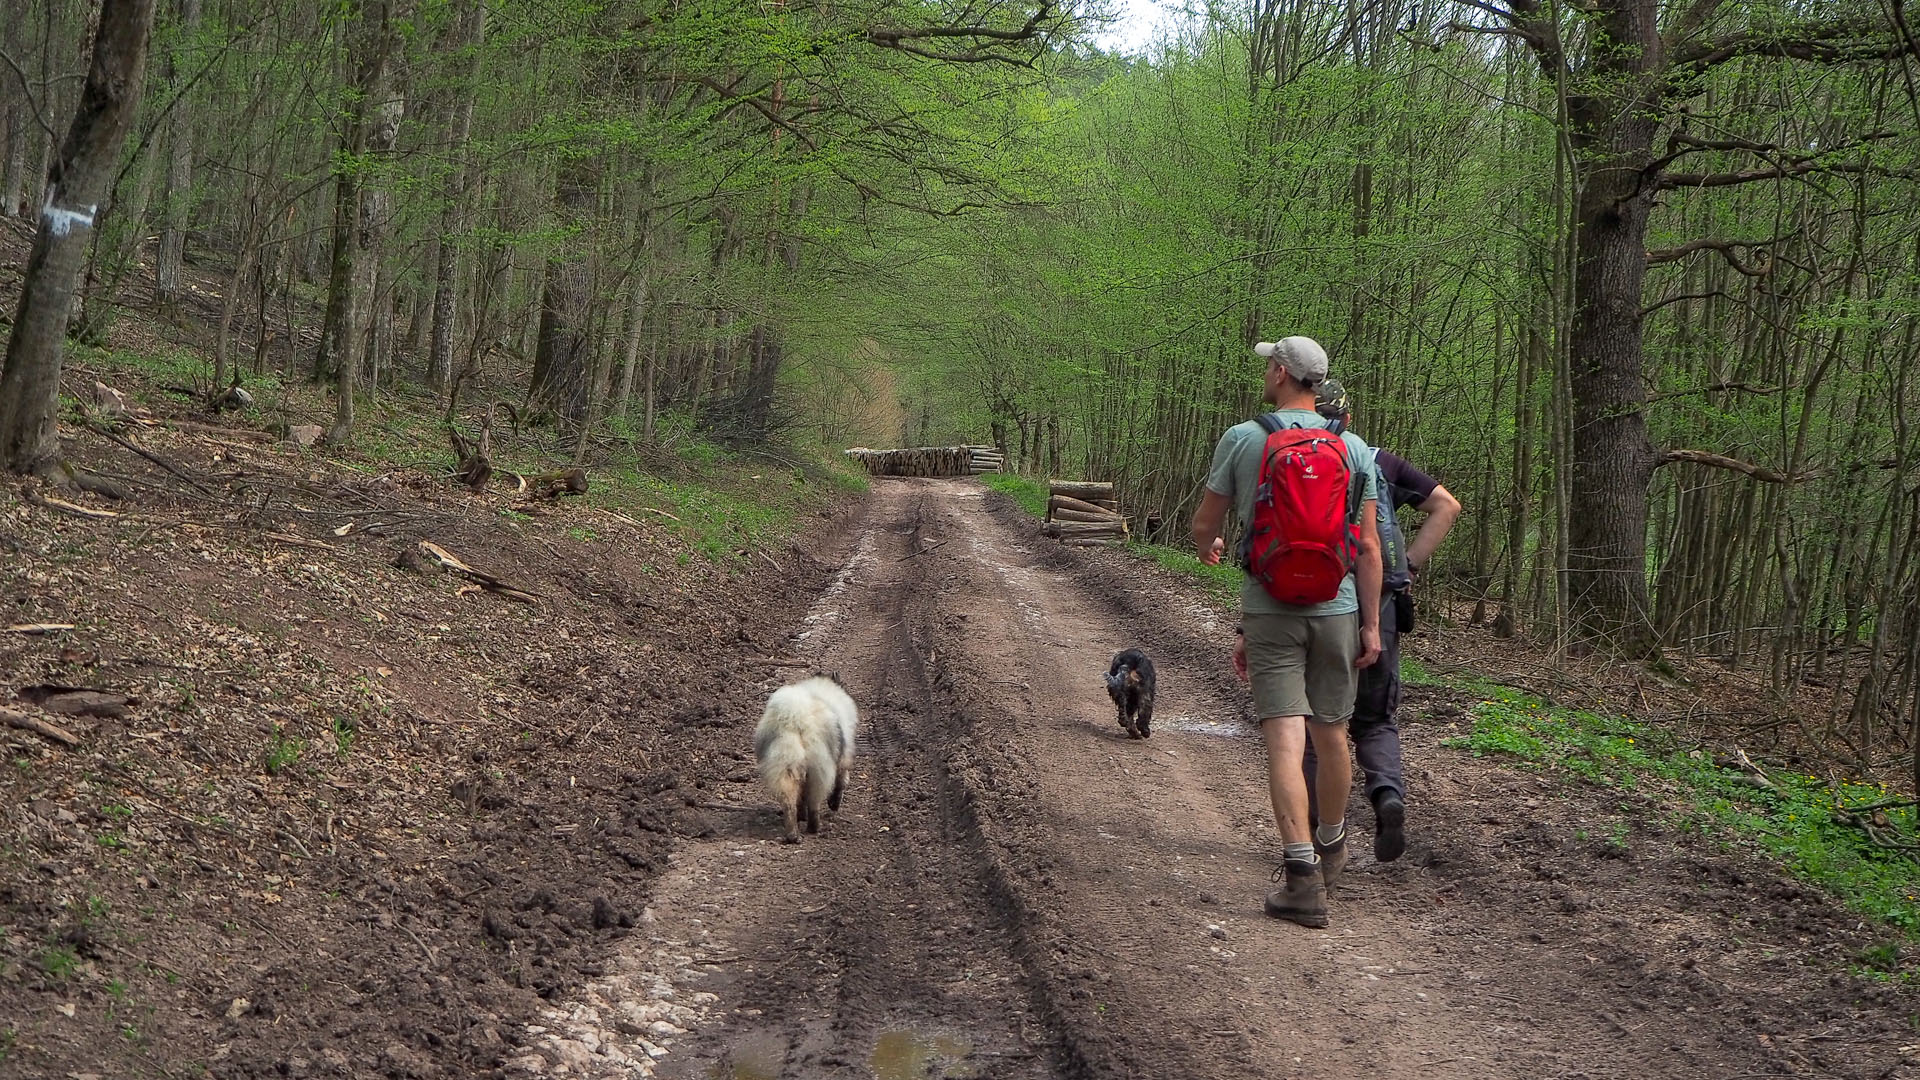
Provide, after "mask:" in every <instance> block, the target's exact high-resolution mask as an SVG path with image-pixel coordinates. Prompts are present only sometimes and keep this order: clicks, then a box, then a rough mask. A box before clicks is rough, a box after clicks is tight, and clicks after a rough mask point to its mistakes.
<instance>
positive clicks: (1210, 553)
mask: <svg viewBox="0 0 1920 1080" xmlns="http://www.w3.org/2000/svg"><path fill="white" fill-rule="evenodd" d="M1226 553H1227V541H1226V539H1225V538H1224V537H1219V536H1216V537H1214V538H1213V544H1212V546H1210V547H1208V548H1207V549H1206V550H1204V551H1202V552H1200V561H1201V562H1203V563H1206V564H1207V565H1208V566H1219V565H1220V557H1221V556H1222V555H1225V554H1226Z"/></svg>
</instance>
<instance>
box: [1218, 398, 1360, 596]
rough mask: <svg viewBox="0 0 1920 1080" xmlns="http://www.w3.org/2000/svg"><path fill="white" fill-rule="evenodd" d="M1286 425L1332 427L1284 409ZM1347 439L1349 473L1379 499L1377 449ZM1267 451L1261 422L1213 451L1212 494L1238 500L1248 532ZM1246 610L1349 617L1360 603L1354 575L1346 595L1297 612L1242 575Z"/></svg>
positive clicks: (1238, 430)
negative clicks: (1357, 475) (1263, 454)
mask: <svg viewBox="0 0 1920 1080" xmlns="http://www.w3.org/2000/svg"><path fill="white" fill-rule="evenodd" d="M1280 420H1281V422H1282V423H1285V424H1287V425H1289V426H1292V427H1313V428H1324V427H1326V426H1327V421H1326V419H1325V418H1323V417H1322V416H1321V415H1320V414H1319V413H1316V412H1311V411H1308V410H1306V409H1281V410H1280ZM1341 438H1342V439H1343V440H1344V441H1345V442H1346V444H1347V464H1348V467H1349V468H1353V469H1357V470H1358V471H1359V472H1360V475H1361V476H1362V477H1363V478H1364V479H1365V485H1364V488H1363V489H1362V493H1361V497H1362V498H1366V499H1374V498H1378V490H1379V489H1378V486H1377V485H1376V484H1375V482H1374V469H1373V448H1372V447H1370V446H1368V445H1367V444H1366V443H1365V442H1364V441H1362V440H1361V438H1360V437H1359V436H1358V435H1355V434H1354V433H1352V432H1351V431H1349V432H1345V433H1343V434H1342V435H1341ZM1266 445H1267V429H1266V428H1263V427H1261V426H1260V421H1258V420H1248V421H1247V422H1246V423H1244V424H1235V425H1233V426H1232V427H1230V428H1228V429H1227V433H1226V434H1225V435H1222V436H1220V445H1219V446H1217V447H1215V448H1214V451H1213V467H1212V468H1210V469H1208V470H1207V490H1208V491H1211V492H1213V493H1214V494H1215V495H1225V496H1227V497H1228V498H1230V499H1232V500H1233V513H1234V516H1235V517H1236V518H1237V519H1238V520H1239V522H1240V527H1241V528H1242V529H1245V528H1246V526H1247V522H1249V521H1252V520H1253V494H1254V489H1255V488H1257V487H1259V486H1260V452H1261V451H1262V450H1263V449H1265V447H1266ZM1227 558H1228V559H1231V560H1233V561H1234V562H1235V563H1236V565H1237V564H1238V561H1239V558H1238V555H1237V548H1236V547H1235V546H1234V545H1231V544H1230V545H1228V547H1227ZM1240 610H1242V611H1245V612H1247V613H1248V614H1252V615H1349V614H1352V613H1353V612H1356V611H1359V610H1360V598H1359V594H1358V592H1357V589H1356V587H1355V585H1354V581H1353V575H1352V574H1348V575H1347V577H1346V580H1345V581H1342V582H1341V583H1340V595H1338V596H1336V597H1334V598H1333V599H1331V600H1328V601H1327V602H1326V603H1323V604H1313V605H1311V606H1308V607H1297V606H1295V605H1293V604H1283V603H1281V602H1280V601H1278V600H1275V599H1274V598H1273V597H1272V596H1270V595H1268V594H1267V590H1266V588H1265V586H1262V585H1261V584H1260V583H1259V582H1258V581H1255V580H1254V579H1253V578H1252V576H1251V575H1247V574H1245V573H1242V575H1241V581H1240Z"/></svg>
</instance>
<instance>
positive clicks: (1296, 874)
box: [1267, 859, 1327, 930]
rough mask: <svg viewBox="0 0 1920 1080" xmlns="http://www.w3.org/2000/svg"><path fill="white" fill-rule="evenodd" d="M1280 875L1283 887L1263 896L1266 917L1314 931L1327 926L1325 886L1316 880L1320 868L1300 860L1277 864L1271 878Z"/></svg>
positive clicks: (1289, 860)
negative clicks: (1269, 916) (1282, 878)
mask: <svg viewBox="0 0 1920 1080" xmlns="http://www.w3.org/2000/svg"><path fill="white" fill-rule="evenodd" d="M1282 876H1284V877H1285V879H1286V882H1285V884H1283V885H1282V886H1281V887H1280V888H1278V889H1275V890H1273V891H1272V892H1270V893H1268V894H1267V914H1268V915H1271V916H1273V917H1274V918H1276V919H1285V920H1287V921H1288V922H1293V923H1299V924H1300V925H1301V926H1309V927H1312V928H1313V929H1315V930H1319V929H1322V928H1324V927H1325V926H1326V925H1327V887H1326V885H1324V884H1322V883H1321V881H1320V866H1319V864H1318V863H1310V862H1306V861H1305V860H1301V859H1288V860H1287V861H1286V862H1284V863H1282V864H1281V867H1280V871H1279V873H1276V874H1275V875H1274V877H1275V878H1280V877H1282Z"/></svg>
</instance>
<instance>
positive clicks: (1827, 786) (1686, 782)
mask: <svg viewBox="0 0 1920 1080" xmlns="http://www.w3.org/2000/svg"><path fill="white" fill-rule="evenodd" d="M1463 688H1464V689H1468V690H1469V691H1470V692H1472V693H1476V694H1478V695H1480V697H1481V701H1480V702H1479V704H1477V705H1476V706H1475V707H1474V709H1473V712H1472V715H1473V729H1472V731H1471V732H1469V733H1468V734H1466V735H1463V736H1460V737H1458V738H1453V739H1449V740H1447V742H1446V744H1445V745H1447V746H1451V747H1454V748H1457V749H1462V750H1467V751H1470V752H1472V753H1473V754H1475V755H1477V756H1478V755H1499V756H1502V757H1508V758H1514V759H1518V760H1519V761H1521V762H1523V763H1525V764H1526V765H1528V766H1529V767H1533V768H1540V769H1543V770H1545V771H1547V772H1550V773H1557V774H1561V775H1565V776H1570V777H1578V778H1580V779H1581V780H1584V781H1586V782H1588V783H1592V784H1596V785H1599V786H1602V787H1611V788H1618V789H1621V790H1637V789H1649V788H1651V789H1657V790H1660V791H1663V792H1671V793H1674V794H1677V795H1679V796H1681V797H1682V798H1684V799H1685V800H1686V803H1687V805H1688V807H1689V815H1690V818H1689V820H1691V821H1692V822H1693V823H1695V824H1697V825H1701V826H1705V827H1709V828H1712V829H1714V830H1715V831H1717V832H1719V833H1721V834H1723V835H1726V836H1729V837H1732V838H1734V839H1736V840H1738V841H1740V842H1743V843H1747V844H1750V845H1752V846H1754V847H1757V848H1759V849H1760V850H1763V851H1765V852H1767V853H1768V854H1770V855H1772V856H1773V857H1775V858H1776V859H1778V860H1779V861H1780V862H1781V863H1782V864H1783V865H1785V866H1786V868H1787V869H1788V870H1789V871H1791V872H1792V873H1793V874H1794V875H1795V876H1796V877H1799V878H1801V879H1803V880H1806V881H1808V882H1811V883H1813V884H1815V885H1818V886H1820V887H1822V888H1824V889H1826V890H1827V891H1829V892H1831V893H1832V894H1833V895H1834V896H1836V897H1837V898H1839V899H1840V900H1841V901H1842V902H1844V903H1845V904H1846V905H1847V906H1848V907H1850V908H1852V909H1853V910H1855V911H1858V912H1860V913H1861V914H1863V915H1869V916H1872V917H1873V918H1875V919H1880V920H1883V921H1885V922H1887V923H1890V924H1892V925H1894V926H1896V927H1898V928H1900V929H1901V930H1902V931H1904V932H1905V933H1906V934H1908V935H1909V936H1912V937H1916V938H1920V861H1916V860H1915V859H1914V858H1913V857H1912V855H1911V854H1909V853H1907V852H1901V851H1895V850H1892V849H1890V848H1887V847H1883V846H1880V845H1877V844H1875V843H1874V842H1873V841H1872V839H1870V838H1869V837H1868V835H1867V834H1866V833H1865V831H1863V830H1862V829H1861V828H1859V827H1858V826H1857V825H1856V824H1854V823H1853V822H1852V820H1851V818H1852V817H1853V814H1854V811H1855V810H1857V809H1858V808H1861V807H1871V806H1875V805H1878V804H1882V803H1886V802H1888V801H1890V800H1889V796H1888V793H1887V789H1886V787H1885V786H1884V785H1877V784H1862V783H1855V782H1847V781H1842V782H1837V783H1836V782H1831V781H1828V780H1824V779H1821V778H1820V777H1816V776H1813V775H1810V774H1806V773H1795V772H1790V771H1785V770H1772V771H1769V772H1767V774H1766V776H1765V778H1764V782H1761V781H1760V780H1759V779H1758V778H1756V777H1755V776H1754V775H1753V774H1750V773H1748V772H1746V771H1745V770H1743V769H1740V768H1737V767H1734V766H1731V765H1722V764H1719V763H1717V762H1715V761H1714V760H1713V758H1712V757H1711V756H1709V755H1708V754H1706V753H1704V752H1702V751H1700V750H1698V749H1687V748H1683V747H1682V746H1680V745H1679V744H1678V742H1677V741H1676V740H1675V739H1674V738H1673V737H1672V736H1671V735H1669V734H1667V733H1666V732H1664V731H1663V730H1661V729H1659V728H1655V727H1651V726H1649V725H1645V724H1639V723H1635V722H1632V721H1628V720H1623V719H1620V718H1617V717H1609V716H1604V715H1602V714H1599V713H1595V712H1590V711H1586V710H1581V709H1567V708H1561V707H1558V706H1554V705H1550V704H1548V703H1546V702H1544V701H1542V700H1540V699H1539V698H1537V697H1534V696H1532V695H1530V694H1526V693H1523V692H1521V691H1518V690H1513V689H1510V688H1507V687H1500V686H1495V685H1492V684H1487V683H1473V684H1469V685H1468V686H1466V687H1463ZM1891 801H1897V800H1891ZM1879 812H1880V813H1881V814H1883V815H1884V818H1885V820H1886V822H1887V824H1886V825H1885V826H1884V827H1882V830H1881V831H1882V832H1883V833H1885V834H1886V835H1889V836H1892V837H1895V838H1897V839H1898V840H1899V841H1901V842H1905V843H1920V823H1916V820H1915V815H1914V809H1913V808H1912V807H1892V808H1887V809H1883V810H1881V811H1879ZM1616 842H1617V843H1619V844H1620V846H1622V847H1624V846H1625V845H1624V838H1618V839H1617V840H1616Z"/></svg>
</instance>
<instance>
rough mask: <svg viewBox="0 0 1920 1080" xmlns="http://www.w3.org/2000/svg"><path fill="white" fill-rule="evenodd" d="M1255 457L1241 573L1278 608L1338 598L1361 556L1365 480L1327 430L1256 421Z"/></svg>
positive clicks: (1274, 418) (1273, 418)
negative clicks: (1262, 438)
mask: <svg viewBox="0 0 1920 1080" xmlns="http://www.w3.org/2000/svg"><path fill="white" fill-rule="evenodd" d="M1259 423H1260V426H1261V427H1262V428H1264V429H1266V432H1267V444H1266V447H1265V448H1264V449H1263V450H1262V451H1261V452H1260V479H1259V486H1258V487H1256V488H1255V489H1254V496H1253V520H1252V521H1250V522H1248V523H1247V538H1246V557H1245V560H1244V562H1245V567H1246V571H1247V573H1249V574H1251V575H1253V577H1254V579H1255V580H1257V581H1259V582H1260V584H1261V585H1262V586H1264V587H1265V588H1266V590H1267V594H1268V595H1269V596H1272V597H1273V598H1274V599H1275V600H1278V601H1280V602H1281V603H1283V604H1296V605H1302V606H1304V605H1308V604H1320V603H1325V602H1326V601H1328V600H1331V599H1333V598H1334V597H1335V596H1338V595H1339V593H1340V583H1341V582H1342V581H1344V580H1345V579H1346V576H1347V575H1348V574H1350V573H1352V572H1353V568H1354V563H1355V562H1356V561H1357V559H1358V558H1359V554H1360V509H1361V506H1362V505H1363V504H1362V500H1361V499H1360V498H1359V496H1360V493H1361V491H1362V487H1361V485H1362V483H1364V477H1362V476H1361V475H1360V474H1359V473H1357V472H1356V471H1354V470H1353V469H1352V468H1351V467H1350V466H1349V464H1348V461H1347V444H1346V441H1345V440H1344V439H1342V438H1341V437H1340V433H1339V432H1337V431H1329V430H1327V429H1326V428H1306V427H1293V426H1287V427H1283V426H1282V424H1283V423H1284V421H1282V420H1281V419H1280V417H1279V416H1278V415H1277V414H1275V413H1267V414H1265V415H1263V416H1261V417H1260V418H1259Z"/></svg>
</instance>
